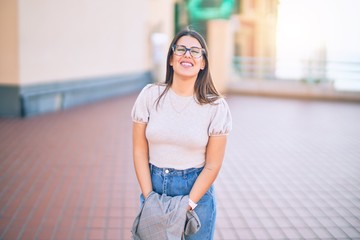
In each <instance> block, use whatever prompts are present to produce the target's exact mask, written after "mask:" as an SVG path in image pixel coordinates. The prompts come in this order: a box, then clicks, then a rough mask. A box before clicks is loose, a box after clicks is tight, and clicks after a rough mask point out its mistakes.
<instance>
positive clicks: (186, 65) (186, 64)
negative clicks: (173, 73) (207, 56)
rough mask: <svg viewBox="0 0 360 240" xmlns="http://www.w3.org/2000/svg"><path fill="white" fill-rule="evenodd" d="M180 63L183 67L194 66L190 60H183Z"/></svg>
mask: <svg viewBox="0 0 360 240" xmlns="http://www.w3.org/2000/svg"><path fill="white" fill-rule="evenodd" d="M180 64H181V66H183V67H192V66H193V64H192V63H190V62H181V63H180Z"/></svg>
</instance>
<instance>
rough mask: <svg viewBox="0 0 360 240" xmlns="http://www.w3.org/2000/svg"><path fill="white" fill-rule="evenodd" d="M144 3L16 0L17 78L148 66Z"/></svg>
mask: <svg viewBox="0 0 360 240" xmlns="http://www.w3.org/2000/svg"><path fill="white" fill-rule="evenodd" d="M148 4H149V3H148V1H147V0H137V1H112V0H103V1H98V0H87V1H72V0H62V1H42V0H32V1H25V0H19V6H18V11H19V14H18V15H19V35H20V37H19V49H20V50H19V52H20V71H19V72H20V79H21V80H20V81H21V83H20V84H22V85H23V84H25V85H27V84H33V83H44V82H54V81H64V80H74V79H84V78H89V77H97V76H108V75H116V74H126V73H134V72H141V71H146V70H149V66H150V62H149V61H150V50H149V42H150V40H149V33H148V32H147V31H148V30H147V27H146V26H147V20H148V17H149V16H148V12H147V9H148Z"/></svg>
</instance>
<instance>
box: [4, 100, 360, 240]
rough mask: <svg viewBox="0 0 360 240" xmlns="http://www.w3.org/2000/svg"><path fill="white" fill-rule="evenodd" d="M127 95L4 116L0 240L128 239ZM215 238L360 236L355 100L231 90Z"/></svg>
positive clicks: (132, 181) (132, 188)
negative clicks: (238, 93)
mask: <svg viewBox="0 0 360 240" xmlns="http://www.w3.org/2000/svg"><path fill="white" fill-rule="evenodd" d="M134 100H135V95H131V96H127V97H120V98H115V99H111V100H107V101H103V102H99V103H95V104H91V105H87V106H83V107H79V108H74V109H71V110H68V111H64V112H58V113H54V114H48V115H44V116H39V117H35V118H31V119H0V174H1V175H0V239H46V240H49V239H61V240H64V239H129V238H130V227H131V224H132V221H133V219H134V217H135V214H136V212H137V210H138V195H139V188H138V185H137V183H136V178H135V175H134V171H133V165H132V159H131V154H132V153H131V120H130V116H129V113H130V109H131V106H132V104H133V102H134ZM228 103H229V105H230V108H231V109H232V114H233V120H234V129H233V132H232V134H231V135H230V137H229V144H228V151H227V154H226V159H225V162H224V165H223V168H222V171H221V173H220V175H219V178H218V179H217V182H216V190H217V195H218V221H217V230H216V234H215V235H216V239H217V240H220V239H224V240H225V239H360V123H359V121H360V104H355V103H344V102H319V101H306V100H286V99H275V98H259V97H245V96H230V97H228Z"/></svg>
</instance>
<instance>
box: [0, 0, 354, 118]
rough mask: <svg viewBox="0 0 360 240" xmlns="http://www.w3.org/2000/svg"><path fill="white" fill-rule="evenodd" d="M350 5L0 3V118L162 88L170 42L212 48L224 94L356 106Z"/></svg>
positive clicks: (257, 0) (277, 1)
mask: <svg viewBox="0 0 360 240" xmlns="http://www.w3.org/2000/svg"><path fill="white" fill-rule="evenodd" d="M359 7H360V2H359V1H357V0H328V1H326V0H313V1H310V0H172V1H169V0H138V1H102V2H99V1H87V2H83V1H75V2H74V1H69V0H65V1H51V2H44V1H38V0H35V1H15V0H1V2H0V32H1V35H0V52H1V54H0V116H10V117H26V116H34V115H39V114H42V113H47V112H53V111H57V110H61V109H68V108H71V107H73V106H77V105H81V104H84V103H89V102H94V101H97V100H100V99H105V98H108V97H112V96H118V95H122V94H127V93H131V92H133V91H137V90H139V89H140V88H141V87H142V86H143V85H144V84H145V83H147V82H152V81H164V75H165V61H166V53H167V50H168V47H169V43H170V41H171V40H172V38H173V36H174V34H175V33H176V32H178V31H179V30H181V29H182V28H184V27H186V26H191V27H192V28H193V29H195V30H197V31H199V32H200V33H202V34H203V35H204V37H205V38H206V40H207V43H208V45H209V48H210V60H211V71H212V74H213V75H214V79H215V81H216V85H217V87H218V88H219V89H220V90H221V91H222V92H235V93H243V94H258V95H259V94H260V95H279V96H290V97H310V98H327V99H350V100H359V99H360V97H359V91H360V80H359V79H360V47H359V44H358V43H359V41H360V27H359V22H360V19H359V18H360V17H359V16H358V14H357V12H356V9H358V8H359Z"/></svg>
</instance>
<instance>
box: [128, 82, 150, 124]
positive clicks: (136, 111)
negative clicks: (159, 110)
mask: <svg viewBox="0 0 360 240" xmlns="http://www.w3.org/2000/svg"><path fill="white" fill-rule="evenodd" d="M151 86H152V84H148V85H146V86H145V87H144V88H143V89H142V90H141V92H140V93H139V95H138V97H137V99H136V101H135V103H134V106H133V108H132V111H131V117H132V120H133V122H136V123H143V124H147V123H148V121H149V117H150V108H149V100H150V99H149V98H150V87H151Z"/></svg>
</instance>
